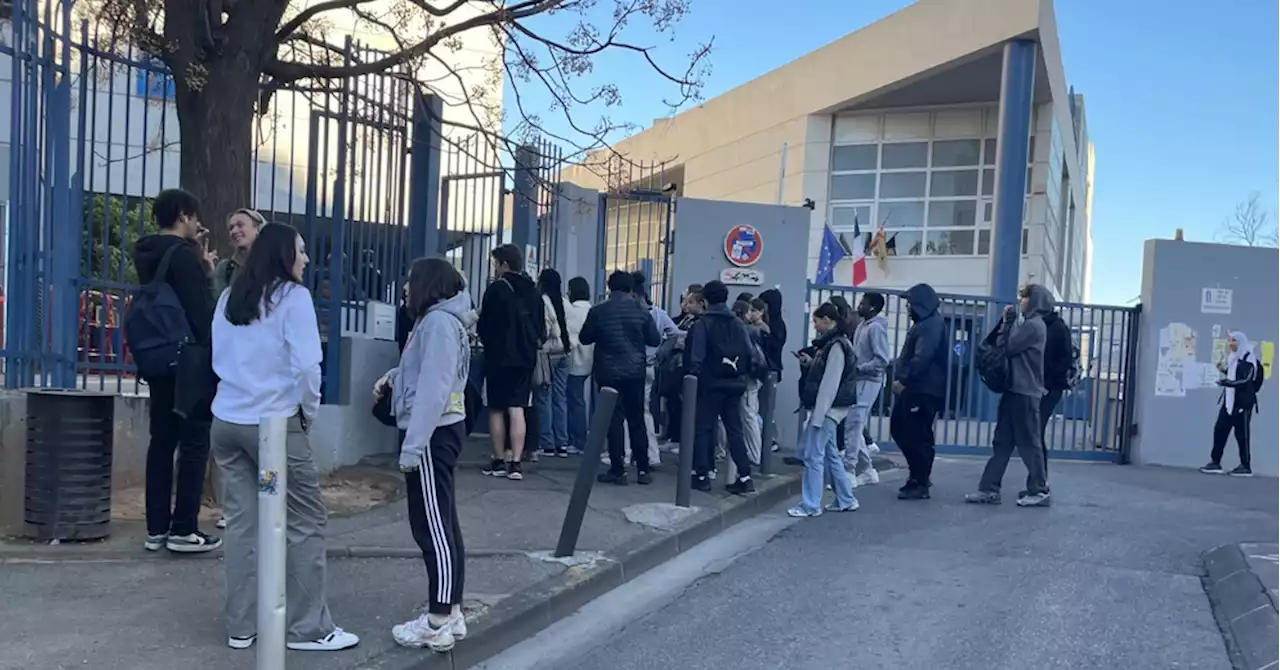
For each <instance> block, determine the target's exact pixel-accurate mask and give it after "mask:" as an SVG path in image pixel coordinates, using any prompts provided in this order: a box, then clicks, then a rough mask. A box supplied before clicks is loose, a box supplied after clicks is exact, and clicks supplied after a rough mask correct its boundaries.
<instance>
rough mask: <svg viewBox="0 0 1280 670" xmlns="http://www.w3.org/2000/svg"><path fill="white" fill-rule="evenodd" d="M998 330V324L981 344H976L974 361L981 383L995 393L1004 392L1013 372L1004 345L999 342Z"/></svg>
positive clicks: (1010, 382)
mask: <svg viewBox="0 0 1280 670" xmlns="http://www.w3.org/2000/svg"><path fill="white" fill-rule="evenodd" d="M999 332H1000V326H996V327H995V330H992V331H991V334H990V335H987V337H986V339H984V340H983V341H982V344H979V345H978V353H977V359H976V361H975V363H976V365H977V367H978V377H980V378H981V379H982V383H983V384H985V385H986V387H987V388H989V389H991V390H992V391H994V392H996V393H1004V392H1006V391H1008V390H1009V388H1010V387H1011V386H1012V385H1013V373H1012V372H1011V370H1010V365H1009V357H1008V356H1007V355H1005V348H1004V345H1003V344H1000V343H999V338H998V334H999Z"/></svg>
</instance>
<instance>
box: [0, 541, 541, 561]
mask: <svg viewBox="0 0 1280 670" xmlns="http://www.w3.org/2000/svg"><path fill="white" fill-rule="evenodd" d="M530 553H532V552H529V551H523V550H518V549H497V550H489V551H468V552H467V558H493V557H495V556H527V555H529V554H530ZM326 554H327V556H328V557H329V558H337V559H342V558H418V559H420V558H422V550H421V549H419V548H417V547H376V546H361V545H337V546H330V547H329V548H328V551H327V552H326ZM221 558H222V551H221V550H217V549H215V550H214V551H210V552H208V553H204V554H183V555H181V556H177V555H174V554H171V553H169V552H166V551H155V552H149V551H143V550H142V549H141V547H135V546H133V545H129V547H128V548H124V547H121V548H119V549H107V550H96V551H95V550H94V549H93V548H79V547H76V545H75V544H74V543H72V542H67V543H64V544H61V545H58V546H56V547H54V546H49V545H34V544H33V545H32V546H31V547H30V548H27V547H22V548H19V549H9V550H6V549H0V565H6V564H8V565H21V564H24V563H39V564H49V563H118V562H129V563H137V562H140V561H209V560H218V559H221Z"/></svg>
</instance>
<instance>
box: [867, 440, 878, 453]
mask: <svg viewBox="0 0 1280 670" xmlns="http://www.w3.org/2000/svg"><path fill="white" fill-rule="evenodd" d="M867 451H869V452H871V453H873V454H878V453H880V445H878V444H876V443H875V442H872V443H871V444H868V445H867Z"/></svg>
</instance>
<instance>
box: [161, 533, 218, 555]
mask: <svg viewBox="0 0 1280 670" xmlns="http://www.w3.org/2000/svg"><path fill="white" fill-rule="evenodd" d="M164 546H165V548H166V549H168V550H169V551H172V552H174V553H176V554H203V553H205V552H210V551H213V550H214V549H217V548H218V547H221V546H222V540H221V538H218V537H216V536H213V535H206V534H205V533H201V532H200V531H198V530H197V531H196V532H194V533H191V534H190V535H170V536H169V538H168V539H167V540H166V541H165V545H164Z"/></svg>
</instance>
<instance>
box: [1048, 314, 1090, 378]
mask: <svg viewBox="0 0 1280 670" xmlns="http://www.w3.org/2000/svg"><path fill="white" fill-rule="evenodd" d="M1047 325H1048V329H1049V331H1050V332H1049V337H1047V338H1046V339H1045V352H1044V356H1045V358H1044V373H1045V374H1044V376H1045V385H1046V386H1048V387H1049V388H1051V389H1061V390H1063V391H1069V390H1071V389H1073V388H1075V387H1076V384H1079V383H1080V377H1081V376H1082V371H1081V370H1080V344H1079V343H1078V342H1077V341H1076V339H1075V337H1074V336H1073V335H1072V334H1071V328H1070V326H1068V325H1067V324H1066V322H1065V321H1063V320H1062V317H1060V316H1059V317H1057V318H1056V319H1055V320H1054V321H1053V322H1051V323H1049V324H1047Z"/></svg>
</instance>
